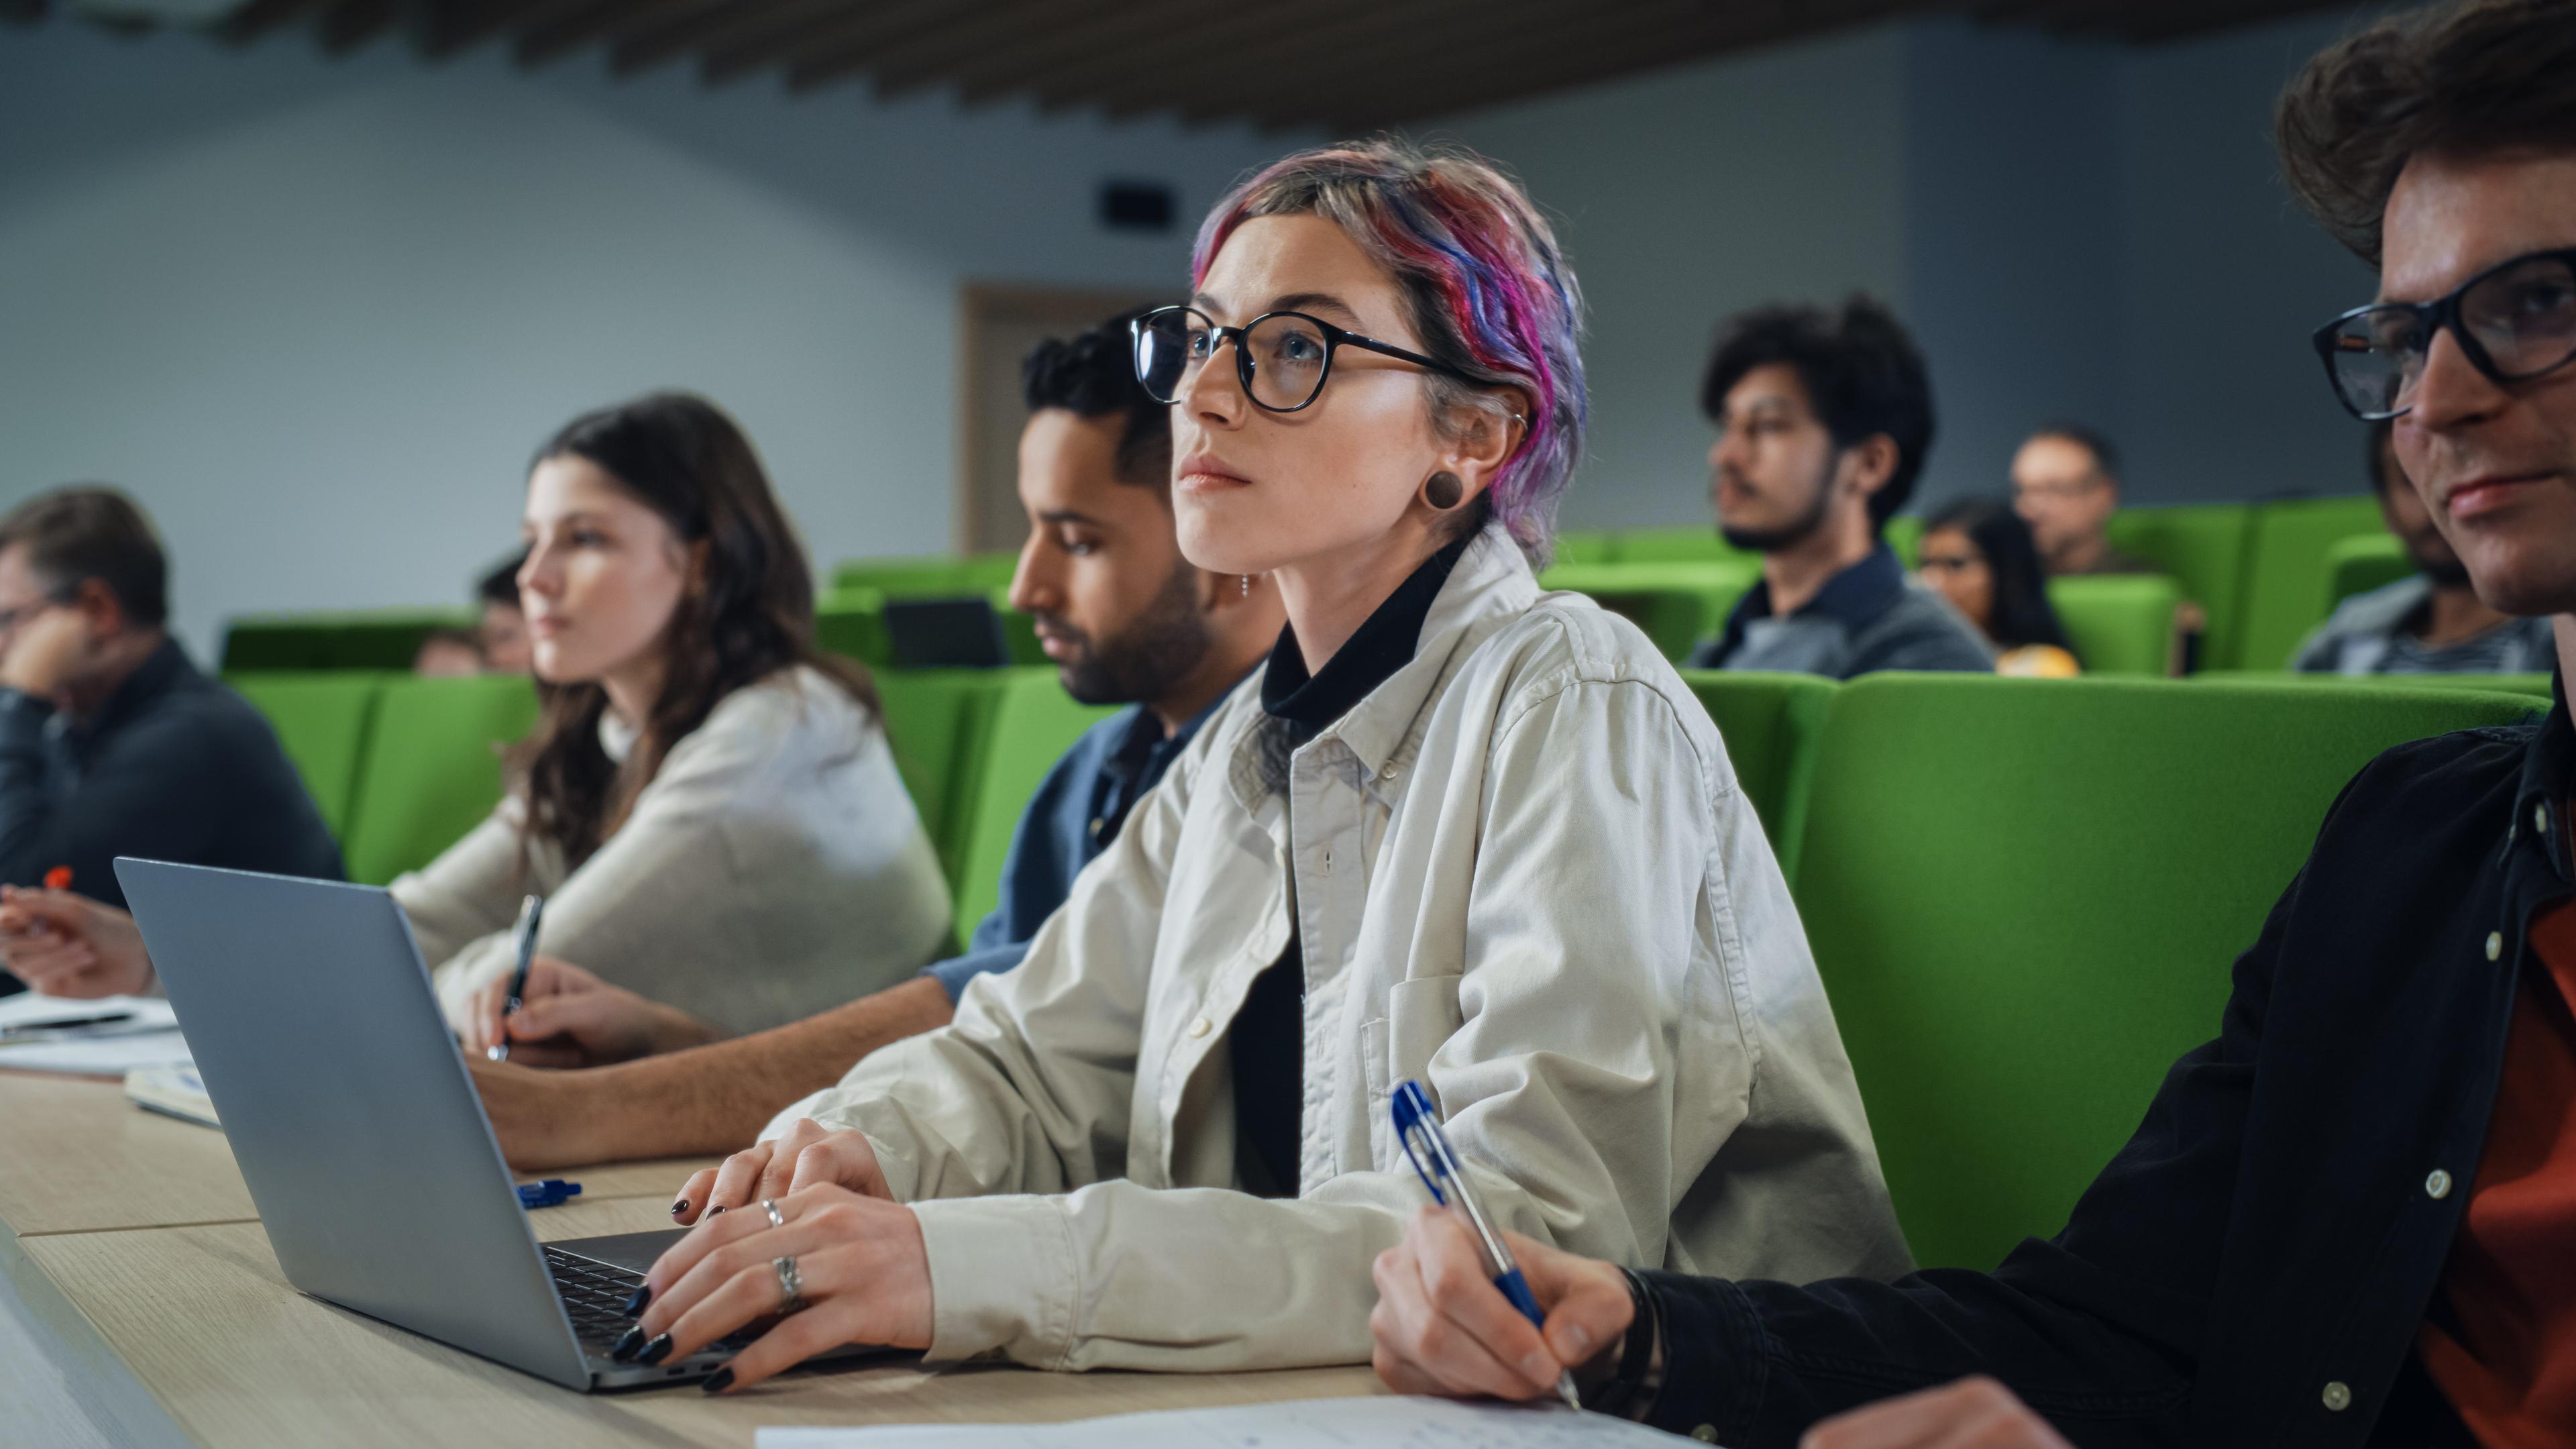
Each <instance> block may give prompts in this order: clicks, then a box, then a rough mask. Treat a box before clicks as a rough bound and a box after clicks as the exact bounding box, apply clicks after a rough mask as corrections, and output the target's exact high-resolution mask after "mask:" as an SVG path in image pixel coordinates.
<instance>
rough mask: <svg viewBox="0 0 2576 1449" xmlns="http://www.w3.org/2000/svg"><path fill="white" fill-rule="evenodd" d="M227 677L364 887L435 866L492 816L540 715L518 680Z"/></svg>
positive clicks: (343, 673) (382, 675)
mask: <svg viewBox="0 0 2576 1449" xmlns="http://www.w3.org/2000/svg"><path fill="white" fill-rule="evenodd" d="M225 680H226V682H227V683H229V684H231V685H232V687H233V688H235V689H237V690H239V691H240V692H241V694H242V696H243V697H244V698H246V699H248V700H249V701H250V702H251V704H252V705H254V706H256V707H257V708H258V709H259V711H260V712H261V713H262V714H264V715H266V716H267V717H268V720H269V723H270V725H271V726H272V727H273V728H275V729H276V731H277V738H278V743H279V744H280V745H282V746H284V748H285V750H286V756H287V758H288V759H290V760H292V761H294V762H295V767H296V769H297V771H298V772H299V773H301V774H302V775H303V777H304V788H305V789H306V790H307V791H308V792H310V793H311V794H312V796H313V803H314V804H315V805H316V806H318V807H319V808H320V810H321V812H322V819H323V821H324V822H325V823H326V824H328V825H329V826H330V827H331V831H332V833H333V834H334V835H336V836H338V837H339V840H340V853H341V856H342V858H343V860H344V861H345V862H346V864H347V866H348V870H349V878H350V879H351V880H355V881H363V882H365V883H367V884H369V885H383V884H385V883H386V882H388V881H391V880H392V879H393V878H394V877H395V876H398V875H400V874H402V873H403V872H404V871H407V870H416V869H418V868H419V867H421V866H423V865H426V864H428V863H429V862H430V861H431V860H432V859H433V858H435V857H436V856H437V854H438V853H439V852H440V851H442V850H445V849H446V848H447V847H448V846H449V845H451V844H453V843H454V842H455V841H456V839H457V837H458V836H461V835H463V834H464V833H465V832H466V831H468V830H471V829H472V828H474V826H475V825H477V824H478V823H480V822H481V821H482V820H483V818H484V817H485V816H487V815H489V814H491V813H492V807H493V805H495V804H496V803H498V802H499V800H500V798H501V755H502V752H503V751H504V750H506V749H507V748H508V747H509V746H510V745H511V744H513V743H515V742H517V741H518V740H519V739H520V738H521V737H523V736H525V735H526V734H527V732H528V731H529V730H530V729H531V728H533V727H534V726H535V724H536V719H537V693H536V689H535V686H534V685H532V684H531V683H530V682H529V681H528V680H527V679H525V678H522V677H519V676H516V675H486V676H483V677H481V678H477V679H415V678H413V677H412V676H410V675H409V674H402V673H391V672H383V671H369V670H353V669H335V670H327V671H299V672H246V673H232V674H227V675H226V676H225Z"/></svg>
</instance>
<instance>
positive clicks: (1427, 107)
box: [1256, 0, 1902, 125]
mask: <svg viewBox="0 0 2576 1449" xmlns="http://www.w3.org/2000/svg"><path fill="white" fill-rule="evenodd" d="M1901 4H1902V0H1899V3H1898V4H1893V5H1892V4H1891V3H1890V0H1816V3H1813V4H1808V5H1802V6H1801V7H1799V9H1798V10H1797V11H1795V12H1794V13H1790V12H1782V11H1773V12H1771V13H1768V14H1760V15H1754V16H1750V17H1748V16H1746V15H1744V14H1743V13H1742V12H1735V13H1728V14H1715V13H1712V12H1710V11H1709V10H1708V9H1707V7H1705V6H1700V5H1680V6H1675V5H1670V4H1659V5H1655V6H1653V7H1651V10H1650V12H1649V13H1646V14H1640V15H1639V16H1638V17H1637V19H1638V20H1639V21H1640V22H1641V23H1639V24H1636V25H1633V26H1623V27H1619V28H1617V29H1615V30H1610V31H1609V32H1608V33H1603V27H1598V26H1594V27H1581V26H1566V27H1560V28H1558V29H1555V30H1552V31H1549V32H1546V33H1544V34H1541V35H1535V36H1533V37H1531V39H1532V41H1533V44H1531V45H1530V46H1528V47H1525V48H1524V49H1523V50H1522V51H1521V52H1520V53H1519V54H1517V55H1514V54H1512V53H1510V52H1509V51H1507V50H1504V49H1502V48H1500V47H1498V46H1489V47H1484V48H1481V49H1480V50H1478V51H1477V52H1475V53H1473V54H1468V53H1458V54H1456V56H1455V64H1454V66H1453V67H1451V68H1452V69H1453V70H1454V71H1455V72H1456V73H1457V75H1458V79H1456V80H1455V81H1453V82H1452V83H1450V84H1449V85H1448V86H1446V87H1442V86H1438V85H1432V86H1422V87H1417V88H1414V89H1412V90H1410V91H1405V92H1395V91H1391V90H1389V89H1388V88H1387V87H1386V86H1385V85H1384V83H1383V77H1381V78H1379V80H1378V82H1377V83H1375V84H1372V82H1371V80H1370V78H1368V77H1365V76H1363V77H1355V78H1353V79H1352V80H1351V82H1350V84H1349V86H1348V87H1347V88H1346V89H1345V90H1344V91H1342V92H1340V93H1339V94H1338V95H1336V96H1332V97H1326V98H1324V99H1325V100H1326V101H1327V102H1329V103H1331V106H1332V109H1331V111H1330V113H1331V114H1335V115H1339V116H1342V117H1344V118H1345V123H1346V124H1347V123H1348V122H1349V121H1354V120H1365V121H1367V122H1368V123H1369V124H1373V125H1384V124H1389V123H1393V122H1400V121H1412V120H1421V119H1424V118H1427V117H1433V116H1441V115H1447V114H1451V113H1453V112H1457V111H1462V110H1468V109H1472V108H1476V107H1481V106H1486V105H1492V104H1497V103H1500V102H1504V101H1522V100H1530V99H1534V98H1536V97H1538V96H1542V95H1546V94H1549V93H1551V92H1555V91H1560V90H1565V89H1568V88H1570V87H1574V86H1579V85H1589V84H1593V83H1596V82H1600V81H1605V80H1610V79H1614V78H1616V77H1620V76H1624V75H1633V74H1637V73H1639V72H1643V71H1649V70H1655V69H1660V68H1662V67H1665V66H1669V65H1678V64H1683V63H1686V62H1689V61H1693V60H1700V59H1705V58H1707V57H1709V56H1711V55H1716V54H1719V53H1721V52H1726V51H1733V50H1743V49H1749V48H1751V47H1755V46H1760V45H1767V44H1771V43H1774V42H1776V41H1780V40H1784V39H1787V38H1789V37H1792V36H1796V37H1799V38H1805V37H1808V36H1812V35H1817V34H1821V33H1823V32H1826V31H1829V30H1834V29H1838V28H1841V27H1844V26H1848V25H1854V24H1860V23H1865V22H1868V21H1872V20H1877V19H1880V18H1883V17H1884V16H1885V15H1887V14H1888V13H1889V12H1891V11H1892V10H1896V9H1899V8H1900V6H1901ZM1638 8H1639V10H1640V11H1649V7H1646V6H1640V7H1638ZM1587 41H1588V42H1589V43H1587ZM1387 96H1392V97H1394V98H1396V99H1398V100H1400V101H1402V102H1403V103H1404V105H1403V108H1402V109H1399V110H1393V111H1385V110H1370V109H1365V108H1364V106H1363V103H1365V102H1367V101H1370V100H1372V99H1375V98H1378V97H1387ZM1293 119H1294V118H1293V117H1290V116H1286V115H1283V114H1280V113H1266V114H1263V115H1261V116H1258V117H1256V120H1258V121H1260V122H1261V123H1263V124H1268V125H1279V124H1286V123H1288V122H1289V121H1291V120H1293Z"/></svg>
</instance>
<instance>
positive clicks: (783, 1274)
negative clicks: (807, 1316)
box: [769, 1253, 805, 1318]
mask: <svg viewBox="0 0 2576 1449" xmlns="http://www.w3.org/2000/svg"><path fill="white" fill-rule="evenodd" d="M769 1266H770V1267H771V1268H773V1269H775V1270H777V1273H778V1314H779V1316H780V1317H781V1318H784V1317H786V1316H787V1315H788V1314H790V1313H797V1312H801V1311H803V1309H804V1307H805V1275H804V1274H802V1273H799V1272H797V1271H796V1255H795V1254H793V1253H790V1254H788V1255H787V1256H786V1257H784V1258H772V1259H770V1260H769Z"/></svg>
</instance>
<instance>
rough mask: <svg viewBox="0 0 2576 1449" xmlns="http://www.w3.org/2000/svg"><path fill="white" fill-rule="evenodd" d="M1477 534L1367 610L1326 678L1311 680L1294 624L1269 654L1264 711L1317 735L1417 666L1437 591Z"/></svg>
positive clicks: (1281, 633) (1329, 661)
mask: <svg viewBox="0 0 2576 1449" xmlns="http://www.w3.org/2000/svg"><path fill="white" fill-rule="evenodd" d="M1475 541H1476V535H1474V534H1468V535H1467V536H1465V537H1463V538H1460V539H1457V540H1455V541H1453V542H1451V543H1449V544H1448V545H1446V546H1445V547H1443V548H1442V549H1441V550H1440V551H1439V552H1438V553H1435V554H1433V555H1432V556H1431V557H1429V558H1427V559H1424V560H1423V561H1422V563H1421V565H1420V566H1419V567H1417V568H1415V569H1414V571H1413V572H1412V573H1410V574H1408V575H1406V576H1405V580H1404V582H1403V583H1400V584H1398V585H1396V586H1395V592H1394V593H1391V594H1389V595H1387V596H1386V600H1385V602H1383V603H1381V604H1379V605H1378V606H1377V608H1376V609H1375V610H1373V611H1371V612H1370V614H1369V616H1368V618H1367V620H1366V621H1365V622H1363V623H1362V624H1361V625H1360V627H1359V628H1358V630H1357V631H1356V632H1354V633H1353V634H1352V635H1351V637H1350V639H1349V641H1348V642H1347V643H1345V644H1343V645H1342V647H1341V648H1339V649H1337V650H1335V651H1334V652H1333V657H1332V658H1330V659H1327V660H1325V661H1324V668H1323V672H1321V673H1319V674H1315V675H1312V676H1309V675H1308V674H1307V673H1306V656H1305V654H1304V653H1303V652H1302V651H1301V650H1299V649H1298V647H1297V631H1296V629H1295V628H1294V627H1293V626H1292V627H1289V628H1285V629H1282V630H1280V631H1279V643H1278V644H1277V646H1275V647H1274V648H1272V649H1271V651H1270V667H1269V669H1268V670H1267V671H1265V672H1264V673H1263V674H1262V676H1261V708H1262V711H1263V712H1264V713H1266V714H1268V715H1270V716H1271V717H1273V718H1275V719H1281V720H1285V721H1287V722H1288V724H1289V725H1290V726H1291V727H1293V728H1294V729H1295V730H1296V731H1297V733H1298V734H1299V735H1300V736H1303V737H1310V738H1311V737H1312V736H1313V735H1314V734H1316V733H1317V732H1318V731H1320V730H1322V729H1323V728H1324V726H1326V725H1328V724H1331V723H1332V722H1333V721H1335V720H1337V719H1340V718H1341V717H1342V716H1343V715H1346V714H1348V713H1350V712H1351V708H1352V706H1354V705H1356V704H1358V703H1359V702H1360V701H1361V700H1363V699H1366V698H1367V697H1368V695H1369V691H1371V690H1373V689H1375V688H1377V687H1378V686H1379V685H1381V684H1384V683H1386V681H1387V680H1388V679H1389V678H1391V677H1393V676H1394V674H1395V672H1396V671H1397V670H1399V669H1401V668H1403V667H1404V666H1405V665H1407V664H1409V663H1411V662H1413V656H1414V653H1415V652H1416V651H1417V650H1418V649H1420V648H1421V645H1422V625H1423V621H1424V620H1426V619H1428V618H1430V617H1431V604H1432V601H1433V600H1435V599H1437V598H1439V596H1440V586H1441V585H1442V584H1445V583H1447V582H1449V575H1450V573H1451V572H1452V571H1454V570H1455V569H1456V568H1457V567H1458V559H1459V557H1460V556H1461V555H1463V554H1465V553H1466V552H1467V545H1469V544H1471V543H1473V542H1475Z"/></svg>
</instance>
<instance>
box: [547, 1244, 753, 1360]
mask: <svg viewBox="0 0 2576 1449" xmlns="http://www.w3.org/2000/svg"><path fill="white" fill-rule="evenodd" d="M546 1270H547V1271H548V1272H550V1273H552V1274H553V1275H554V1280H555V1292H556V1293H557V1294H558V1295H560V1296H561V1297H562V1299H563V1306H564V1312H566V1313H567V1314H569V1315H571V1317H572V1331H573V1336H574V1337H575V1338H578V1339H580V1340H581V1342H582V1346H583V1347H585V1348H598V1349H600V1350H602V1351H605V1350H606V1349H607V1347H608V1346H609V1345H611V1344H614V1343H616V1342H617V1340H619V1339H621V1338H623V1337H625V1336H626V1330H628V1329H630V1328H633V1327H634V1326H635V1320H634V1319H631V1318H629V1317H627V1316H626V1300H627V1299H629V1298H632V1297H634V1296H635V1290H636V1289H638V1288H641V1287H643V1286H644V1275H643V1274H641V1273H632V1272H629V1271H627V1270H626V1269H624V1268H612V1267H610V1266H609V1265H608V1264H606V1263H601V1262H598V1261H595V1260H593V1259H590V1258H580V1257H575V1256H574V1255H572V1254H570V1253H566V1252H563V1251H561V1250H559V1249H555V1248H548V1249H546ZM750 1343H751V1335H749V1334H745V1333H735V1334H730V1335H727V1336H726V1337H724V1338H721V1339H718V1340H716V1341H715V1342H714V1343H711V1344H708V1345H707V1346H706V1347H705V1348H704V1349H701V1350H699V1351H700V1352H701V1353H724V1354H730V1353H734V1352H736V1351H738V1350H740V1349H742V1348H745V1347H747V1346H748V1345H749V1344H750Z"/></svg>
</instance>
